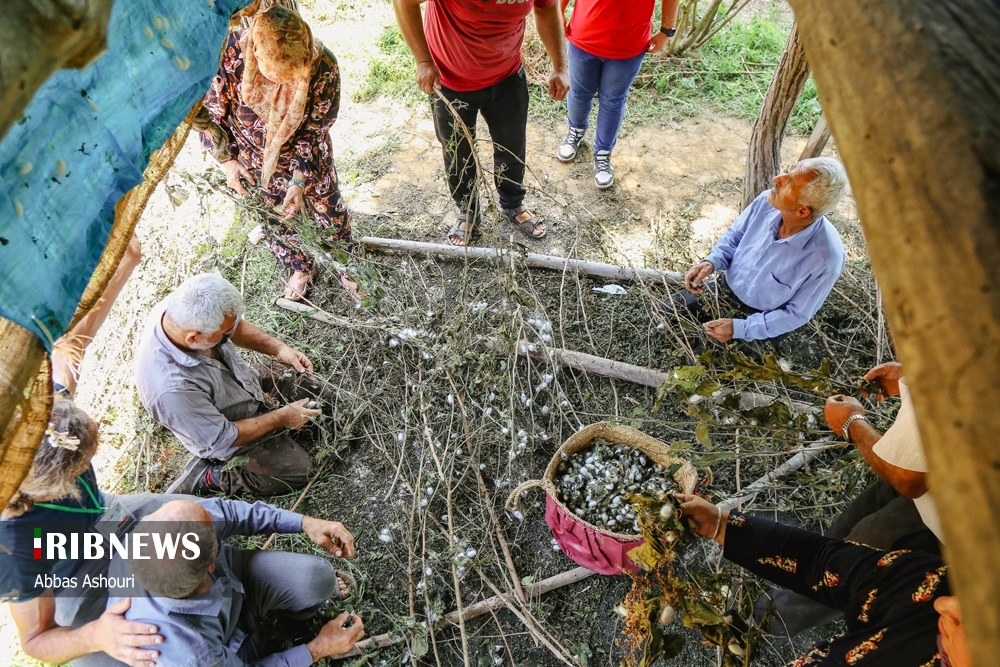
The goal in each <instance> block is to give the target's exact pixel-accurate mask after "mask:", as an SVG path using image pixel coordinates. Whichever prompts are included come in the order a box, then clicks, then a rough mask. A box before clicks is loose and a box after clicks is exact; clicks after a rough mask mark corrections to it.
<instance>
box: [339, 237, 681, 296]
mask: <svg viewBox="0 0 1000 667" xmlns="http://www.w3.org/2000/svg"><path fill="white" fill-rule="evenodd" d="M358 240H359V241H360V242H361V243H362V244H363V245H364V246H365V247H366V248H371V249H375V250H388V251H391V252H400V253H426V254H428V255H438V256H441V257H450V258H460V259H499V260H507V259H508V258H514V257H518V258H520V259H521V261H523V262H524V265H525V266H528V267H531V268H535V269H550V270H552V271H567V270H569V271H577V272H579V273H584V274H587V275H589V276H597V277H599V278H609V279H611V280H635V281H640V282H659V283H665V284H669V285H677V284H680V283H683V282H684V276H683V275H682V274H680V273H677V272H674V271H657V270H655V269H633V268H631V267H627V266H618V265H616V264H602V263H600V262H588V261H585V260H582V259H570V258H568V257H558V256H556V255H539V254H537V253H533V252H528V253H519V252H516V251H512V250H504V249H502V248H471V247H468V246H465V247H456V246H451V245H443V244H440V243H423V242H421V241H402V240H399V239H380V238H374V237H370V236H363V237H361V238H360V239H358Z"/></svg>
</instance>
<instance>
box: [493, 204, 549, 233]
mask: <svg viewBox="0 0 1000 667" xmlns="http://www.w3.org/2000/svg"><path fill="white" fill-rule="evenodd" d="M527 210H528V207H527V206H524V205H523V204H522V205H521V206H518V207H517V208H505V209H503V214H504V215H505V216H507V220H508V221H510V224H512V225H514V226H515V227H517V229H518V231H520V232H521V233H522V234H524V235H525V236H527V237H528V238H529V239H533V240H536V241H537V240H538V239H544V238H545V234H546V230H544V229H543V230H542V233H541V234H538V235H536V234H535V230H537V229H538V226H539V225H540V224H542V219H541V218H539V217H538V216H537V215H532V216H531V217H530V218H528V219H527V220H524V221H521V220H518V219H517V216H519V215H521V214H522V213H524V212H525V211H527Z"/></svg>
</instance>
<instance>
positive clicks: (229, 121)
mask: <svg viewBox="0 0 1000 667" xmlns="http://www.w3.org/2000/svg"><path fill="white" fill-rule="evenodd" d="M204 106H205V109H207V111H208V114H209V115H210V116H211V120H212V121H213V122H214V123H215V124H217V125H218V126H220V127H221V129H222V130H223V131H224V132H225V135H226V139H227V142H228V145H227V146H225V147H222V146H217V145H215V144H216V143H218V139H219V137H218V136H216V142H213V137H212V133H211V132H209V131H206V132H203V133H202V142H203V143H204V144H205V147H206V148H207V149H209V150H210V151H211V152H212V154H213V155H214V156H216V158H217V159H219V160H220V161H221V162H222V166H223V168H225V170H226V183H227V184H228V185H229V187H230V188H232V189H233V190H235V191H236V192H238V193H240V194H242V195H247V194H249V193H248V192H247V190H246V188H245V187H244V186H243V184H242V183H241V179H242V180H245V181H247V182H248V183H250V184H251V185H254V184H259V186H260V189H261V193H262V194H263V196H264V197H265V198H266V199H267V200H268V201H269V202H271V203H272V204H273V205H275V206H277V205H278V204H282V205H283V208H282V209H281V213H280V216H281V217H280V218H272V219H270V221H269V225H268V227H269V229H268V230H267V232H268V233H267V234H266V235H265V239H266V243H267V246H268V248H270V250H271V252H272V253H274V256H275V257H276V258H277V259H278V261H279V262H281V263H282V264H284V265H285V267H287V268H288V269H290V270H291V271H292V275H291V278H289V280H288V284H287V287H286V289H285V297H286V298H289V299H296V300H298V299H301V298H302V297H303V296H304V295H305V293H306V290H307V289H308V284H309V281H310V280H311V279H312V276H313V258H312V257H310V256H309V254H308V253H306V252H304V251H303V250H302V248H301V247H300V244H299V239H298V235H297V234H296V233H295V231H294V230H293V229H292V227H291V226H290V225H289V224H288V222H287V221H288V220H290V219H291V218H292V216H294V215H295V214H296V213H297V212H298V211H300V210H301V209H302V208H303V207H306V206H308V210H311V212H312V214H313V216H314V217H315V219H316V222H317V223H318V224H319V226H320V227H321V228H323V229H324V230H330V231H328V232H327V233H325V234H324V238H326V239H329V240H340V241H344V242H345V243H348V242H350V240H351V218H350V213H349V212H348V210H347V206H346V204H345V203H344V199H343V197H341V195H340V189H339V188H338V186H337V170H336V167H335V166H334V164H333V147H332V146H331V144H330V135H329V131H330V127H331V126H332V125H333V123H334V121H335V120H336V119H337V112H338V111H339V109H340V71H339V69H338V67H337V60H336V58H335V57H334V56H333V54H332V53H331V52H330V51H329V50H328V49H325V48H324V47H323V45H322V44H321V43H320V42H319V40H316V39H314V38H313V36H312V31H311V30H310V29H309V25H308V24H307V23H306V22H305V21H304V20H303V19H302V18H301V17H300V16H299V15H298V14H297V13H296V12H294V11H292V10H290V9H287V8H285V7H283V6H280V5H274V6H272V7H271V8H269V9H268V10H267V11H265V12H263V13H261V14H258V15H257V16H255V17H254V18H253V20H252V22H251V23H250V27H249V28H246V29H244V30H240V31H238V32H234V33H232V34H231V35H230V36H229V39H228V42H227V43H226V47H225V51H224V53H223V57H222V64H221V66H220V67H219V73H218V74H217V75H216V77H215V79H214V80H213V81H212V88H211V90H210V91H209V93H208V95H207V96H206V97H205V101H204ZM216 134H218V133H216ZM340 279H341V282H342V283H343V284H344V286H345V287H346V288H347V289H348V290H349V291H350V292H351V293H352V295H355V296H356V295H357V286H356V285H355V284H354V283H352V282H350V281H349V280H347V277H346V275H345V274H341V276H340Z"/></svg>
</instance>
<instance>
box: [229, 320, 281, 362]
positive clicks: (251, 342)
mask: <svg viewBox="0 0 1000 667" xmlns="http://www.w3.org/2000/svg"><path fill="white" fill-rule="evenodd" d="M232 341H233V345H235V346H236V347H242V348H243V349H244V350H253V351H254V352H260V353H261V354H266V355H268V356H271V357H274V356H277V354H278V350H279V348H281V346H282V345H283V344H284V343H282V342H281V341H280V340H278V339H277V338H275V337H274V336H272V335H271V334H269V333H267V332H265V331H264V330H263V329H261V328H260V327H258V326H257V325H255V324H253V323H251V322H247V321H245V320H244V321H242V322H240V325H239V326H238V327H236V331H235V332H234V333H233V338H232Z"/></svg>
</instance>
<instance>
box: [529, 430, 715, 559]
mask: <svg viewBox="0 0 1000 667" xmlns="http://www.w3.org/2000/svg"><path fill="white" fill-rule="evenodd" d="M597 438H602V439H604V440H607V441H608V442H610V443H612V444H615V445H618V446H620V447H631V448H632V449H638V450H639V451H641V452H642V453H643V454H645V455H647V456H649V457H650V458H652V459H653V460H654V461H656V462H657V463H659V464H660V465H662V466H667V467H668V466H672V465H674V464H680V466H681V467H680V469H679V470H678V471H677V472H676V473H674V481H675V482H677V485H678V487H679V488H680V490H681V491H683V492H684V493H691V492H692V491H693V490H694V485H695V484H696V483H697V480H698V471H697V468H695V467H694V465H693V464H692V463H691V462H690V461H688V460H686V459H681V458H677V457H675V456H669V455H668V453H667V452H669V451H670V446H669V445H667V444H665V443H663V442H661V441H659V440H657V439H656V438H654V437H652V436H649V435H646V434H645V433H643V432H642V431H639V430H638V429H634V428H632V427H631V426H625V425H623V424H612V423H611V422H606V421H604V422H597V423H594V424H590V425H588V426H584V427H583V428H582V429H580V430H579V431H577V432H576V433H574V434H573V435H571V436H570V437H568V438H567V439H566V440H565V441H564V442H563V444H562V445H560V446H559V449H557V450H556V452H555V454H553V455H552V460H551V461H549V465H548V466H547V467H546V468H545V472H544V473H543V474H542V479H541V482H542V488H543V489H545V493H546V494H548V496H549V497H550V498H551V499H552V502H554V503H555V504H556V505H558V506H559V508H560V509H562V510H563V512H565V513H566V514H567V515H568V516H570V517H572V518H573V520H575V521H577V522H579V523H581V524H583V525H585V526H587V527H588V528H590V529H592V530H593V531H595V532H597V533H600V534H602V535H607V536H608V537H614V538H616V539H618V540H622V541H626V542H642V541H643V537H642V535H635V534H632V533H616V532H614V531H611V530H605V529H603V528H599V527H598V526H595V525H594V524H592V523H590V522H589V521H585V520H584V519H582V518H581V517H580V516H578V515H577V514H576V513H575V512H573V510H571V509H569V508H568V507H567V506H566V505H565V504H563V502H562V501H561V500H560V499H559V491H558V489H557V488H556V485H555V482H554V481H553V480H555V477H556V473H557V472H558V470H559V464H560V463H562V454H563V452H565V453H566V454H567V455H568V454H575V453H576V452H579V451H582V450H584V449H588V448H589V447H590V446H591V445H590V443H592V442H593V441H594V440H596V439H597ZM630 439H634V440H635V443H632V442H628V440H630ZM637 444H639V445H641V446H636V445H637ZM647 448H648V449H647ZM682 472H684V473H685V474H686V476H688V477H690V476H691V475H692V474H693V478H694V484H691V485H690V486H691V488H685V487H684V484H683V482H681V481H680V480H679V479H678V478H677V476H678V475H679V474H681V473H682Z"/></svg>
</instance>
